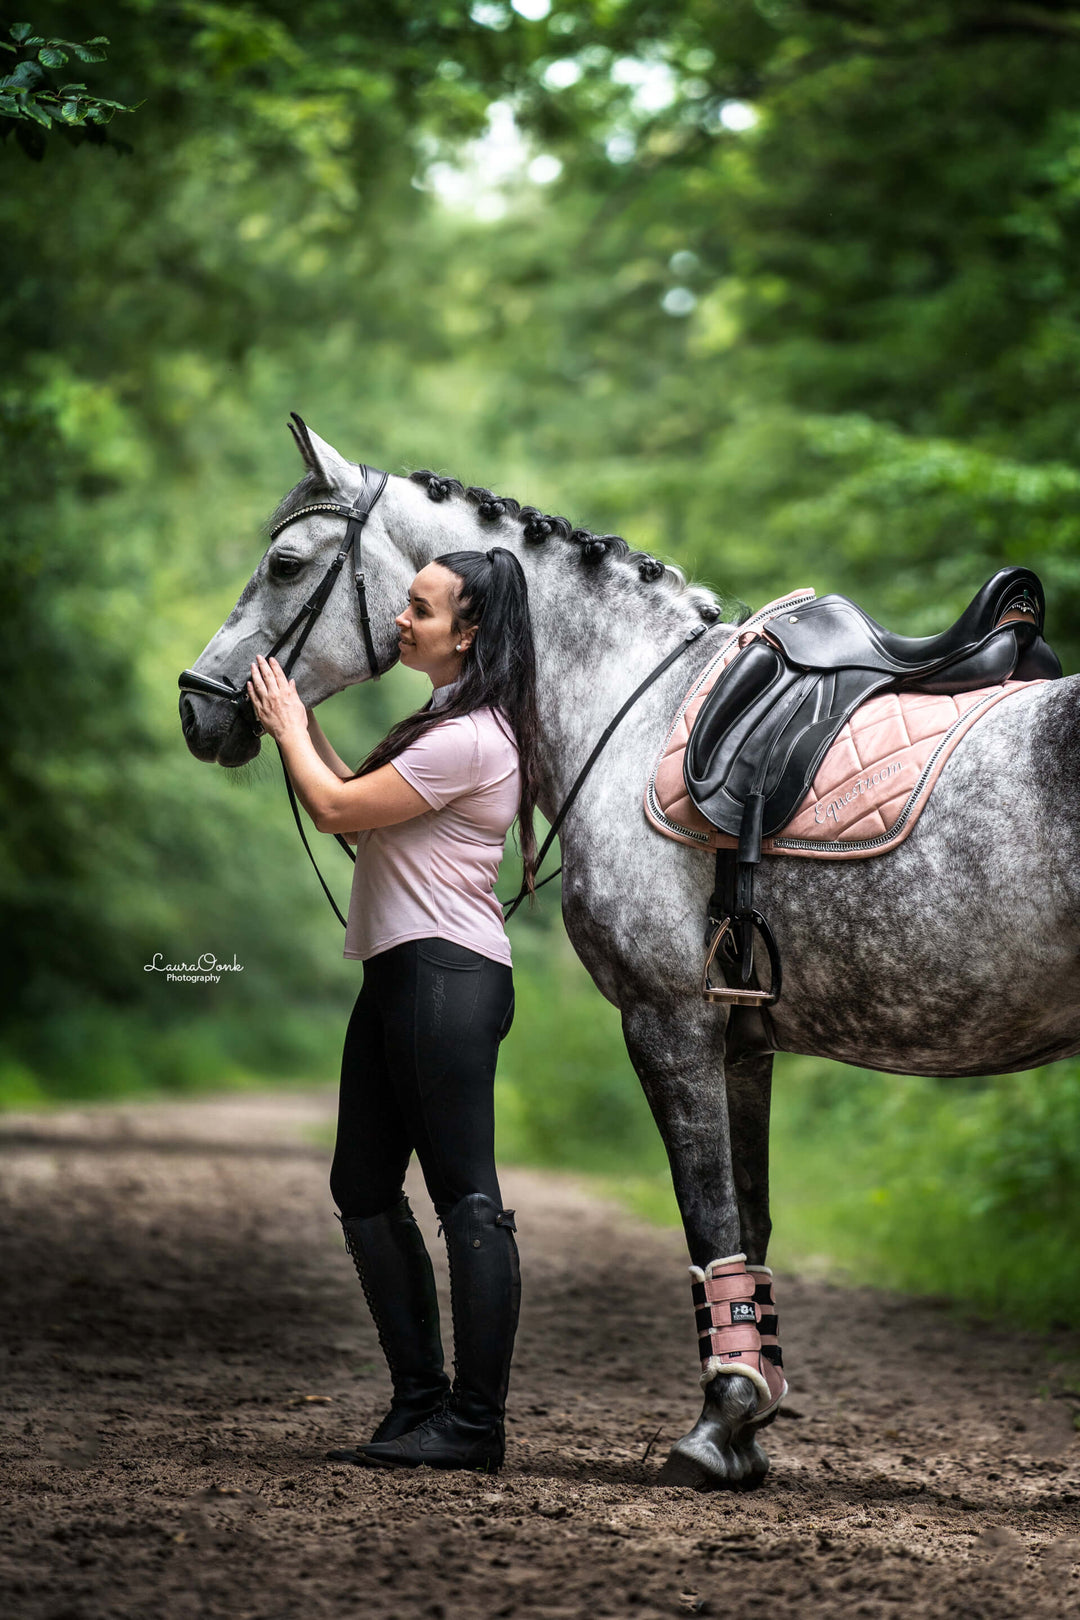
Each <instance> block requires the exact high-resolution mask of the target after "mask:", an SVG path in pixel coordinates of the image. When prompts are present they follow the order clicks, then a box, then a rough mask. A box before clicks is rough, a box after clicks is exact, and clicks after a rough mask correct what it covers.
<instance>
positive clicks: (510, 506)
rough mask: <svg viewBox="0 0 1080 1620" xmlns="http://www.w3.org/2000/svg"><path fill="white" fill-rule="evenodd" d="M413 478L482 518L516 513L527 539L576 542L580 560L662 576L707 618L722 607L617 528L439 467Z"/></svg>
mask: <svg viewBox="0 0 1080 1620" xmlns="http://www.w3.org/2000/svg"><path fill="white" fill-rule="evenodd" d="M409 477H410V479H411V480H412V481H413V483H415V484H421V485H423V487H424V488H425V489H426V490H427V496H428V500H430V501H445V500H447V499H448V498H449V497H450V496H451V495H460V496H462V497H463V499H465V500H466V501H468V502H469V503H470V505H472V506H475V508H476V514H477V516H478V517H479V518H480V519H481V521H482V522H487V523H491V522H494V521H495V520H496V519H498V518H504V517H509V518H516V519H517V521H518V522H519V523H520V524H521V526H522V533H523V536H524V539H525V542H526V544H527V545H540V544H542V543H543V542H544V541H545V540H550V539H558V540H566V541H568V542H569V543H570V544H571V545H575V546H577V547H578V548H579V554H580V557H581V560H582V562H583V563H586V564H591V565H592V566H596V565H597V564H598V563H601V562H603V560H604V559H605V557H611V558H612V559H614V560H615V561H617V562H620V563H623V564H625V565H626V566H627V567H630V568H633V569H635V570H636V571H637V574H638V577H639V578H640V579H641V580H643V581H644V582H645V583H646V584H652V583H654V582H656V581H658V580H662V581H664V582H665V584H667V585H668V586H669V587H670V588H672V589H674V590H675V591H677V592H679V593H680V594H682V593H685V594H686V595H687V596H689V597H691V599H692V601H693V605H694V607H695V608H696V609H697V611H698V613H699V614H700V615H701V617H702V618H703V619H704V620H705V622H706V623H707V624H713V623H715V622H716V620H717V619H719V618H720V615H721V612H722V608H721V606H720V603H719V602H718V601H717V600H716V597H715V596H714V595H713V593H712V591H710V590H708V589H707V588H706V587H705V586H703V585H688V584H687V582H686V578H685V575H684V574H683V572H682V570H681V569H680V568H676V567H675V566H674V565H673V564H670V563H662V562H660V561H659V560H658V559H657V558H656V557H652V556H650V555H649V553H648V552H646V551H633V550H631V548H630V546H629V545H628V544H627V542H626V541H625V540H624V539H623V537H622V535H619V534H593V532H592V530H591V529H581V528H575V527H574V525H573V524H572V523H571V522H570V520H569V518H564V517H552V516H551V515H550V513H545V512H541V511H540V510H539V509H538V508H537V507H535V506H522V504H521V502H520V501H515V500H514V498H513V496H512V495H496V494H494V493H493V492H492V491H491V490H490V489H482V488H481V487H480V486H479V485H476V484H472V485H470V486H469V487H468V488H467V487H466V486H465V485H464V484H463V483H462V482H461V480H460V479H458V478H445V477H443V475H442V474H441V473H435V472H432V471H431V470H430V469H429V468H422V469H421V470H420V471H418V472H414V473H410V474H409Z"/></svg>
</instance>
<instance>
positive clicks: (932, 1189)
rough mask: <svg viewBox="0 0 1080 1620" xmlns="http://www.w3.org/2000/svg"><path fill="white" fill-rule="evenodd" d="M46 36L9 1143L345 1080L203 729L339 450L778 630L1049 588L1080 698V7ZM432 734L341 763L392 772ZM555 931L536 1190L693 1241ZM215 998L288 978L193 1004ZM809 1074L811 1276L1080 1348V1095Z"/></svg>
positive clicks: (2, 110) (325, 18) (801, 1098)
mask: <svg viewBox="0 0 1080 1620" xmlns="http://www.w3.org/2000/svg"><path fill="white" fill-rule="evenodd" d="M20 23H27V24H28V25H29V28H28V29H26V28H20V27H19V24H20ZM13 27H14V35H13V34H12V32H11V30H12V28H13ZM28 36H29V39H28ZM96 36H105V38H106V39H107V40H108V45H107V46H91V47H88V48H86V49H84V51H83V53H82V56H81V58H80V56H79V53H77V52H73V51H72V50H71V48H70V47H69V46H67V45H65V44H64V43H63V42H64V41H73V42H82V41H86V40H88V39H90V38H91V37H96ZM0 38H2V39H3V40H4V41H6V42H7V43H8V44H10V45H13V46H14V47H15V49H13V50H9V51H8V52H7V53H6V54H5V55H4V56H3V58H2V59H0V71H3V72H6V73H8V74H9V75H13V81H12V82H9V83H8V85H7V86H6V87H0V129H2V131H3V132H4V133H5V136H6V138H5V140H4V142H3V145H2V146H0V165H2V168H3V184H2V186H0V218H2V241H3V254H4V265H3V273H2V278H0V307H2V330H3V357H4V358H3V369H2V374H0V435H2V445H3V457H2V468H0V478H2V481H3V518H4V521H3V536H2V541H0V544H2V546H3V559H4V562H3V567H4V581H5V591H4V599H5V603H6V608H7V611H6V614H5V627H4V635H3V643H2V648H0V658H2V660H3V665H4V669H3V690H4V693H5V697H6V705H5V707H6V716H5V719H6V724H5V732H6V736H5V743H6V746H5V748H4V751H3V762H2V766H0V793H2V811H3V824H4V846H3V856H2V862H0V884H2V888H3V903H4V929H3V949H4V953H5V958H6V960H5V961H4V964H3V973H2V976H0V995H2V998H3V1034H2V1066H0V1100H2V1102H3V1103H4V1104H5V1105H7V1106H9V1107H18V1106H37V1105H40V1104H42V1103H45V1102H51V1101H53V1100H56V1099H61V1098H72V1097H75V1098H97V1097H110V1096H111V1097H116V1096H131V1095H136V1094H140V1093H147V1092H151V1091H153V1090H155V1089H167V1090H171V1091H183V1090H197V1089H200V1088H202V1089H205V1088H213V1087H220V1086H222V1085H224V1084H264V1083H265V1082H266V1081H267V1080H268V1079H281V1080H283V1081H284V1080H305V1081H308V1082H312V1081H320V1082H329V1081H331V1080H333V1079H335V1078H336V1070H337V1061H338V1053H339V1049H340V1040H341V1035H342V1032H343V1029H344V1024H345V1020H346V1016H347V1013H348V1010H349V1007H350V1005H351V1000H352V997H353V995H354V994H355V990H356V988H357V982H358V974H359V969H358V966H357V964H355V963H345V962H343V960H342V959H341V955H340V949H341V940H340V933H339V930H338V925H337V924H336V923H335V922H334V921H333V920H332V918H331V917H330V916H329V913H328V911H327V909H326V908H325V905H324V901H323V898H322V895H321V894H320V892H319V891H318V888H317V885H316V883H315V879H314V876H313V874H312V873H311V872H310V870H309V869H308V867H307V863H306V861H305V859H304V856H303V853H302V851H301V849H300V847H299V843H298V841H297V840H296V835H295V831H294V829H293V827H292V824H291V820H290V818H289V813H288V807H287V803H286V800H285V795H284V792H283V790H282V786H281V782H280V774H279V771H278V766H277V761H276V757H274V755H273V751H269V752H268V751H265V750H264V755H263V757H262V758H261V759H260V760H259V761H258V762H256V764H255V765H254V766H252V767H248V768H246V769H245V770H243V771H241V772H238V773H236V774H235V775H227V774H226V773H224V772H221V771H214V770H211V769H209V768H207V767H206V766H203V765H200V764H198V763H196V761H195V760H194V759H192V758H191V756H190V755H189V754H188V753H187V750H186V748H185V747H184V745H183V741H182V738H181V734H180V729H179V724H178V719H177V709H176V703H177V694H176V675H177V673H178V671H179V670H180V669H181V668H182V667H183V666H185V665H186V664H189V663H191V662H192V661H193V659H194V658H195V656H196V655H197V654H198V652H199V650H200V649H201V648H202V646H203V645H204V644H205V643H206V641H207V640H208V639H209V638H210V636H211V634H212V633H213V632H214V631H215V630H216V629H217V627H218V625H219V624H220V623H221V621H222V620H223V619H224V618H225V616H226V614H227V613H228V611H229V610H230V609H231V607H232V605H233V603H234V601H235V599H236V597H237V595H238V593H239V591H240V589H241V587H242V585H243V583H244V581H245V580H246V578H247V576H248V575H249V573H250V572H251V570H252V569H253V568H254V566H255V565H256V563H257V561H258V558H259V556H260V554H261V550H262V545H263V542H262V541H261V539H260V524H261V523H262V521H263V520H264V518H265V517H266V515H267V513H268V512H269V511H270V510H271V509H272V508H273V507H274V505H275V504H276V502H277V500H278V499H279V497H280V496H281V494H283V493H284V491H285V490H286V489H287V488H288V487H289V486H291V484H292V483H293V482H294V481H295V479H296V476H297V473H298V464H297V462H296V460H295V452H294V451H293V448H292V444H291V440H290V439H289V436H288V434H287V433H286V431H285V425H284V424H285V420H286V417H287V414H288V412H289V411H290V410H293V409H295V410H298V411H300V412H301V413H302V414H303V415H304V416H305V417H306V418H307V420H308V421H309V422H310V423H311V425H312V426H313V427H314V428H315V429H316V430H317V431H318V432H319V433H320V434H322V435H323V436H324V437H326V438H328V439H330V440H331V441H332V442H334V443H336V444H337V445H338V446H339V448H340V449H341V450H343V451H344V452H345V453H346V454H348V455H351V456H352V457H354V458H355V459H358V460H359V459H363V460H367V461H369V462H373V463H375V464H377V465H380V466H383V467H387V468H389V469H391V470H392V471H407V470H410V469H412V468H414V467H417V466H421V465H423V466H432V467H436V468H439V469H441V470H444V471H446V472H449V473H453V474H455V475H457V476H460V477H462V478H464V479H465V480H466V481H467V482H479V483H483V484H487V485H490V486H492V487H494V488H495V489H497V490H498V489H501V490H505V491H507V492H509V493H512V494H514V495H516V496H517V497H518V498H519V499H521V500H528V501H531V502H534V503H535V504H537V505H539V506H540V507H541V508H543V509H545V510H548V511H556V512H565V513H566V514H568V515H569V516H570V517H571V518H572V519H574V520H575V521H576V522H579V523H584V524H588V525H589V526H590V527H592V528H594V529H596V530H598V531H604V530H615V531H617V532H619V533H622V534H624V535H626V536H627V537H628V538H629V539H630V540H631V541H632V543H633V544H635V545H637V546H641V547H643V548H645V549H648V550H653V551H656V552H658V553H659V554H661V555H663V556H666V557H669V558H672V559H675V560H677V561H678V562H680V563H681V564H682V565H683V567H684V568H685V569H686V570H687V572H688V573H689V574H691V575H693V576H695V577H697V578H699V579H702V580H705V581H707V582H708V583H710V584H711V585H713V586H715V587H717V588H718V589H720V590H721V591H722V592H724V593H725V594H726V595H728V596H729V597H734V598H738V599H741V600H743V601H745V602H748V603H751V604H754V605H758V604H760V603H761V602H763V601H764V600H766V599H767V598H768V597H769V596H771V595H775V594H777V593H778V592H779V591H781V590H785V589H788V588H790V587H792V586H797V585H804V584H810V585H813V586H815V587H816V588H817V589H818V590H819V591H826V590H841V591H846V592H849V593H851V594H855V595H857V596H858V597H859V598H860V599H861V600H862V601H863V602H864V603H865V605H866V606H867V607H868V609H869V610H870V611H871V612H872V613H873V614H875V615H876V616H877V617H879V618H882V619H885V620H887V621H888V622H890V623H891V624H893V625H894V626H896V627H897V628H901V629H904V630H906V631H908V632H909V633H911V634H925V633H928V632H931V631H934V630H936V629H939V628H941V627H943V626H944V625H945V624H946V623H947V622H949V621H950V620H951V619H952V618H953V617H954V616H955V614H956V613H957V612H958V611H959V610H960V609H961V608H962V607H963V606H964V604H965V603H966V601H967V600H968V598H969V597H970V596H971V594H972V593H973V592H974V590H975V589H976V588H977V586H978V585H979V584H980V583H982V581H983V580H984V579H985V578H986V577H987V576H988V575H989V574H990V573H991V572H993V570H994V569H995V568H997V567H999V566H1000V565H1002V564H1003V563H1006V562H1023V563H1027V564H1030V565H1031V566H1033V567H1034V568H1035V569H1037V570H1038V571H1039V572H1040V573H1041V575H1042V576H1043V579H1044V582H1045V584H1046V587H1047V595H1048V598H1049V601H1050V620H1049V635H1050V639H1051V640H1052V642H1053V643H1054V644H1055V645H1056V646H1057V648H1058V650H1059V652H1060V654H1061V656H1062V658H1063V660H1064V663H1065V667H1066V671H1067V672H1072V671H1075V670H1077V669H1078V668H1080V620H1078V613H1077V609H1078V607H1080V401H1078V397H1077V378H1078V375H1080V269H1078V268H1077V267H1078V265H1080V91H1078V86H1080V6H1071V5H1068V4H1054V5H1039V4H1025V3H1004V0H512V3H510V0H476V3H475V4H473V5H471V6H468V5H465V4H459V3H456V0H348V3H346V0H305V3H304V4H303V5H297V4H295V3H286V0H252V3H250V4H237V5H231V4H219V3H211V0H93V3H92V4H91V3H87V0H80V3H78V4H68V5H50V4H46V3H43V0H32V3H31V0H28V4H27V8H26V10H25V11H19V12H15V13H11V12H8V13H6V14H5V16H4V19H3V21H2V23H0ZM34 39H37V40H38V43H37V44H33V43H32V41H33V40H34ZM41 41H44V42H45V43H44V44H42V43H41ZM50 41H54V42H59V43H53V44H50V43H49V42H50ZM64 57H66V58H67V60H66V61H63V60H60V58H64ZM101 58H104V59H103V60H102V59H101ZM28 63H31V64H34V63H36V66H27V64H28ZM69 82H70V83H83V82H85V84H86V86H87V89H86V91H85V92H84V91H79V90H77V89H75V90H72V89H70V88H68V89H65V86H68V85H69ZM86 96H91V97H93V96H98V97H103V98H108V99H109V100H112V101H116V102H119V103H121V104H123V106H125V107H133V108H134V110H133V111H117V112H116V113H115V115H114V116H113V117H112V121H111V122H110V123H108V124H105V123H102V122H95V118H96V117H97V116H98V115H97V114H95V113H93V111H92V109H91V103H90V102H88V101H86V100H85V99H82V98H84V97H86ZM50 108H51V109H52V111H51V112H50V110H49V109H50ZM108 116H109V109H105V110H104V111H103V112H102V113H101V114H100V117H101V118H107V117H108ZM421 696H422V692H421V691H420V689H419V688H418V687H417V685H416V684H415V682H414V680H413V677H411V676H409V675H408V674H407V673H405V672H399V673H396V674H395V675H394V676H393V677H392V678H391V679H390V680H388V681H386V682H384V683H382V684H381V685H380V686H379V687H377V688H371V689H367V688H365V689H353V690H352V691H350V692H347V693H344V694H342V695H340V696H339V697H337V698H335V699H333V700H332V701H331V702H330V703H328V704H327V705H326V706H325V707H324V709H323V710H322V711H321V715H322V718H323V720H324V724H325V726H326V729H327V730H328V732H329V734H330V735H331V737H332V738H333V740H334V741H335V743H336V745H337V747H338V749H339V751H340V752H342V753H343V754H345V755H346V757H354V758H359V757H361V755H362V754H363V753H364V752H365V751H366V749H367V748H368V746H369V745H370V744H371V743H372V742H373V741H374V740H375V739H376V738H377V737H378V736H379V735H381V734H382V732H383V731H384V730H385V729H386V727H387V726H388V724H389V723H390V722H391V720H392V719H393V718H395V717H396V716H397V715H398V714H400V713H402V712H405V711H406V710H407V709H408V708H410V707H412V706H413V705H414V704H415V703H416V702H417V701H418V699H419V698H420V697H421ZM324 848H325V850H326V851H327V864H328V866H329V870H330V872H331V875H332V876H333V877H334V879H335V881H336V886H337V888H338V890H339V893H341V894H342V895H343V894H345V893H347V881H348V876H349V869H348V868H347V864H346V863H345V861H344V858H343V857H339V856H338V855H337V851H336V850H335V849H333V848H332V847H331V846H330V844H329V843H328V842H327V843H326V844H325V845H324ZM339 862H340V864H339ZM511 865H512V863H511V862H509V861H508V863H507V868H508V870H507V872H506V874H505V889H506V891H507V892H512V890H513V888H514V882H513V878H514V873H513V871H511V870H509V868H510V866H511ZM554 895H555V886H552V887H551V888H549V889H548V890H547V893H546V895H545V897H544V899H543V901H542V902H541V903H540V904H538V906H537V907H536V909H535V913H534V915H532V916H526V915H524V914H521V915H520V917H519V919H515V922H514V924H513V925H512V926H513V928H514V930H515V938H514V949H515V956H516V964H517V977H518V986H519V1011H518V1017H517V1022H516V1027H515V1030H514V1032H513V1034H512V1036H511V1037H510V1039H509V1041H508V1042H507V1046H506V1048H505V1049H504V1057H503V1063H502V1073H501V1079H500V1088H501V1095H500V1109H501V1116H500V1131H501V1153H502V1156H503V1158H504V1159H506V1160H514V1159H517V1160H521V1161H526V1162H532V1163H542V1164H552V1165H561V1166H568V1167H571V1168H574V1169H579V1170H588V1171H592V1172H595V1173H599V1174H601V1175H604V1176H606V1177H608V1178H609V1180H610V1184H611V1185H613V1186H615V1187H617V1189H618V1191H619V1192H620V1194H621V1195H622V1196H623V1197H625V1198H629V1199H630V1200H632V1201H633V1202H635V1203H636V1205H637V1206H638V1207H640V1208H642V1209H646V1210H648V1211H649V1212H650V1213H652V1214H654V1215H657V1216H659V1217H660V1218H669V1217H670V1216H671V1215H672V1211H673V1205H672V1203H671V1200H670V1195H669V1193H668V1192H667V1191H666V1175H665V1168H664V1158H663V1153H662V1150H661V1148H660V1145H659V1142H658V1139H657V1136H656V1133H655V1130H654V1127H653V1125H652V1123H651V1120H650V1117H649V1115H648V1111H647V1109H646V1107H645V1104H644V1102H643V1100H642V1099H641V1096H640V1094H639V1091H638V1087H637V1083H636V1080H635V1078H634V1076H633V1074H632V1072H631V1070H630V1069H629V1066H628V1063H627V1060H626V1058H625V1055H624V1052H623V1048H622V1043H621V1039H620V1036H619V1031H618V1019H617V1015H616V1014H615V1012H614V1010H613V1009H612V1008H610V1007H609V1006H608V1005H607V1004H606V1003H605V1002H603V1001H602V999H601V997H600V996H599V994H598V993H597V992H596V991H595V990H594V989H593V988H592V986H591V984H590V983H589V981H588V980H587V978H586V976H585V975H584V972H583V970H582V969H581V968H580V966H579V965H578V964H577V962H576V959H575V958H574V957H573V955H572V953H571V952H570V951H569V948H568V946H567V943H566V941H565V938H564V936H563V933H562V929H561V924H560V922H559V919H558V906H557V902H556V900H555V898H554ZM207 951H210V952H213V953H215V954H216V955H217V956H218V957H219V958H221V959H224V960H232V959H233V957H234V955H235V957H236V958H237V959H238V960H239V961H240V962H241V963H242V964H243V972H242V973H234V974H231V975H226V976H224V977H223V979H222V982H221V983H220V985H218V986H215V987H204V986H191V985H189V986H176V985H167V984H165V983H163V982H162V978H163V976H162V975H160V974H155V973H151V972H147V971H145V970H144V968H145V964H146V963H148V962H150V961H151V960H152V958H153V956H154V953H155V952H161V953H163V957H162V959H163V960H166V961H170V960H176V959H185V960H190V959H191V958H193V957H195V956H197V955H198V954H199V953H201V952H207ZM777 1068H778V1085H777V1093H778V1095H777V1104H776V1128H775V1143H776V1159H775V1168H774V1183H775V1199H776V1246H775V1251H774V1254H775V1258H776V1260H777V1262H778V1263H780V1264H793V1263H798V1264H803V1265H807V1264H819V1265H822V1266H826V1267H830V1268H832V1269H833V1270H835V1269H836V1267H838V1266H840V1267H845V1268H847V1269H848V1270H849V1271H850V1272H851V1273H852V1274H854V1275H857V1276H859V1277H860V1278H865V1279H869V1280H872V1281H877V1282H882V1283H888V1284H893V1285H899V1286H903V1287H910V1288H917V1289H926V1290H932V1291H947V1292H950V1293H952V1294H954V1295H956V1296H958V1297H960V1298H963V1299H966V1300H970V1301H973V1302H974V1303H975V1304H976V1305H977V1306H979V1307H980V1308H982V1309H985V1310H998V1309H1001V1310H1005V1311H1010V1310H1011V1311H1015V1312H1016V1313H1017V1314H1018V1315H1022V1316H1023V1318H1024V1320H1025V1321H1026V1322H1028V1323H1029V1324H1030V1325H1032V1326H1039V1325H1049V1324H1050V1323H1051V1322H1053V1321H1068V1322H1072V1323H1074V1324H1075V1323H1077V1322H1080V1213H1078V1207H1077V1206H1078V1201H1077V1199H1076V1197H1075V1188H1076V1185H1077V1181H1078V1178H1080V1065H1078V1064H1076V1063H1065V1064H1059V1065H1055V1066H1054V1067H1053V1068H1051V1069H1046V1070H1043V1071H1040V1072H1037V1073H1031V1074H1024V1075H1019V1076H1015V1075H1014V1076H1007V1077H1002V1078H1000V1079H997V1080H990V1081H986V1082H971V1081H963V1082H955V1081H953V1082H947V1083H946V1082H937V1081H929V1080H918V1081H916V1080H910V1081H909V1080H905V1079H902V1078H888V1077H882V1076H876V1075H865V1074H862V1073H860V1072H858V1071H855V1070H851V1069H845V1068H841V1067H839V1066H835V1065H829V1064H825V1063H817V1062H812V1061H810V1060H805V1059H790V1058H789V1059H783V1058H781V1059H780V1060H778V1065H777ZM841 1166H842V1167H843V1174H840V1173H839V1171H840V1167H841Z"/></svg>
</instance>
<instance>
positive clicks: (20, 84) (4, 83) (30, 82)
mask: <svg viewBox="0 0 1080 1620" xmlns="http://www.w3.org/2000/svg"><path fill="white" fill-rule="evenodd" d="M44 77H45V72H44V69H43V68H40V67H38V65H37V63H36V62H20V63H19V65H18V66H17V67H16V68H15V69H14V70H13V71H12V72H11V73H9V74H8V75H7V77H6V78H5V79H2V80H0V89H8V88H10V89H13V90H14V89H18V90H32V89H33V88H34V86H35V85H37V84H40V83H41V81H42V79H44Z"/></svg>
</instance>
